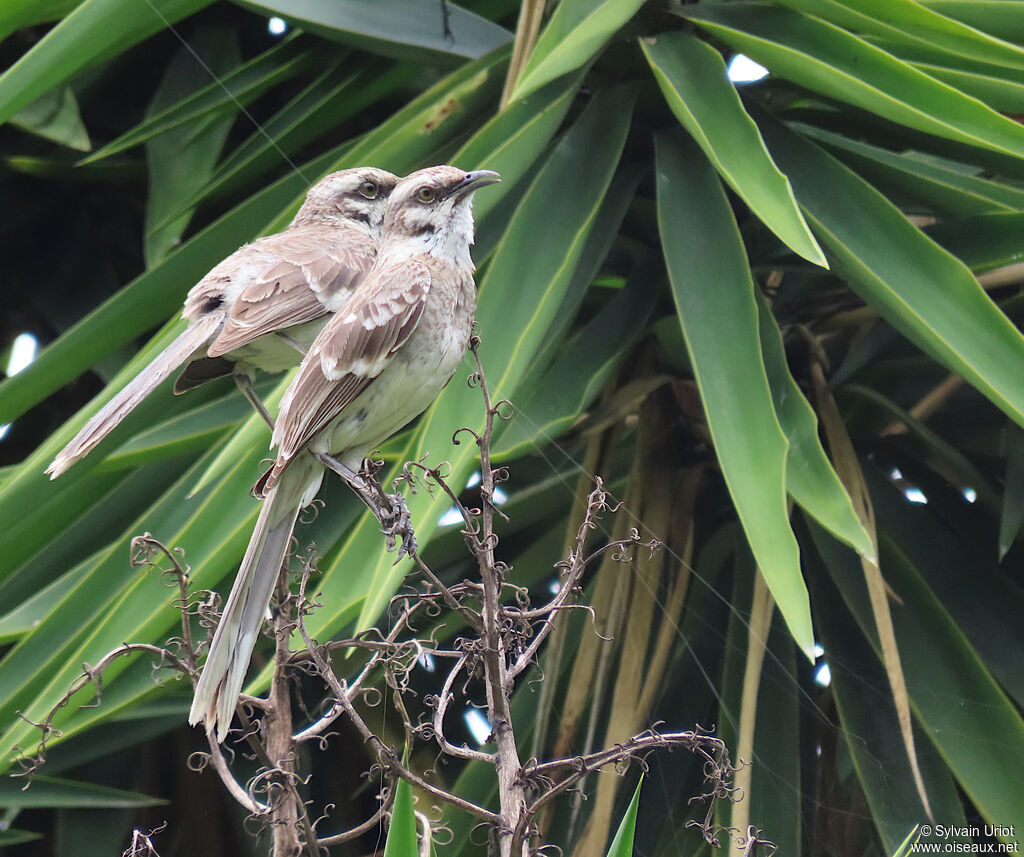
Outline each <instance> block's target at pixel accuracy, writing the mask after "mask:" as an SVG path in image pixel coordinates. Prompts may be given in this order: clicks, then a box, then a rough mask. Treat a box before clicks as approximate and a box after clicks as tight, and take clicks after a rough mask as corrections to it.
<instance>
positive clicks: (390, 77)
mask: <svg viewBox="0 0 1024 857" xmlns="http://www.w3.org/2000/svg"><path fill="white" fill-rule="evenodd" d="M417 71H418V68H417V67H416V66H415V65H413V64H411V63H389V64H388V65H386V66H383V65H381V64H378V63H370V64H369V65H367V66H366V67H365V68H361V69H360V70H359V71H357V72H355V73H354V74H347V75H344V76H343V77H342V79H341V80H339V76H340V75H341V72H340V70H339V69H338V68H330V69H327V70H326V71H325V72H323V74H321V75H320V76H319V77H317V78H316V79H315V80H314V81H313V82H312V83H310V84H309V86H308V87H306V89H304V90H303V91H302V92H300V93H299V94H298V95H296V96H295V97H294V98H293V99H291V101H289V102H288V104H287V105H285V106H284V107H283V108H282V109H281V110H280V111H279V112H278V113H276V114H275V115H274V116H272V117H271V118H270V119H268V120H267V121H266V122H264V123H263V125H262V127H260V128H259V129H258V130H256V131H254V132H253V134H252V135H251V136H250V137H249V138H248V139H247V140H246V141H245V142H243V143H242V144H241V145H239V146H238V147H237V148H236V149H235V150H234V151H233V152H231V154H230V155H228V156H227V157H226V158H224V160H223V161H222V162H221V163H220V164H219V165H218V167H217V171H216V173H215V174H214V176H213V178H211V179H210V181H208V182H207V183H206V185H205V186H204V187H203V189H202V190H201V191H200V192H199V193H198V194H197V195H196V196H195V197H193V198H192V199H191V200H190V201H189V203H190V204H191V205H196V204H198V203H199V202H200V201H201V200H209V199H216V198H218V197H221V196H223V195H225V194H226V193H229V192H230V191H233V190H235V189H236V188H239V187H242V186H244V185H245V183H246V182H247V181H251V180H253V179H255V178H257V177H259V176H261V175H263V174H264V173H265V172H266V171H267V170H269V169H271V168H272V167H275V166H277V165H278V164H279V163H280V162H281V159H282V157H288V156H291V155H292V154H293V153H294V152H296V151H299V150H300V149H301V148H302V147H303V146H305V145H306V144H307V143H309V142H311V141H312V140H315V139H316V138H317V137H319V136H320V135H321V134H324V133H325V132H327V131H329V130H331V129H332V128H337V127H339V126H340V125H341V124H342V123H344V122H347V121H348V120H349V119H350V118H351V117H352V116H355V115H357V114H358V113H359V112H360V111H363V110H365V109H366V108H367V107H369V106H371V105H373V104H375V103H377V102H378V101H380V100H381V99H382V98H385V97H387V96H388V95H391V94H392V93H393V92H394V91H395V90H396V89H398V88H399V87H402V86H405V85H407V84H409V83H410V81H411V79H412V78H413V76H414V75H415V74H416V72H417ZM355 142H356V141H355V140H352V141H350V144H351V145H354V144H355Z"/></svg>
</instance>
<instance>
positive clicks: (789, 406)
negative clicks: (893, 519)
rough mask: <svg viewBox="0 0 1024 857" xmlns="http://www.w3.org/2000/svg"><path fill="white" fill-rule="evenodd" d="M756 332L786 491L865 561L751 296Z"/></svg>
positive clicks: (860, 534)
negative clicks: (782, 443)
mask: <svg viewBox="0 0 1024 857" xmlns="http://www.w3.org/2000/svg"><path fill="white" fill-rule="evenodd" d="M757 312H758V320H759V321H758V328H759V332H760V338H761V350H762V353H763V354H764V365H765V370H766V372H767V374H768V384H769V386H770V387H771V394H772V401H773V402H774V404H775V414H776V416H777V417H778V420H779V424H780V425H781V426H782V431H783V434H785V435H786V440H787V441H788V443H789V450H788V452H787V453H786V490H787V491H788V492H789V493H790V495H791V496H792V497H793V499H794V500H795V501H796V502H797V503H798V504H799V505H800V506H801V508H803V509H804V510H805V511H807V512H808V513H809V514H810V515H811V516H812V517H814V518H815V519H816V520H817V521H818V523H820V524H821V525H822V526H823V527H825V529H827V530H828V531H829V532H831V533H832V534H833V535H835V536H836V537H837V538H839V539H840V540H841V541H844V542H846V544H848V545H850V547H852V548H853V549H854V550H856V551H857V552H858V553H860V554H862V555H863V556H865V557H867V558H868V559H870V560H871V561H874V559H875V547H874V545H873V544H872V542H871V536H870V535H869V534H868V532H867V531H866V530H865V529H864V527H863V525H862V524H861V522H860V519H859V518H858V517H857V513H856V512H855V511H854V508H853V501H852V500H851V499H850V495H849V494H847V493H846V489H845V488H844V487H843V483H842V482H841V481H840V479H839V476H838V475H837V474H836V472H835V470H834V469H833V467H832V462H830V461H829V459H828V456H827V455H826V454H825V450H824V448H823V447H822V445H821V440H820V438H819V437H818V419H817V417H816V416H815V414H814V409H813V408H812V407H811V405H810V403H809V402H808V401H807V399H806V398H804V394H803V391H802V390H801V389H800V385H799V384H797V382H796V381H795V380H794V378H793V376H792V375H791V374H790V372H789V366H788V365H787V364H786V349H785V346H784V345H783V342H782V332H781V331H780V330H779V326H778V324H777V323H776V321H775V316H773V315H772V312H771V310H770V309H769V307H768V304H767V302H766V301H765V299H764V298H763V297H761V296H760V295H758V296H757Z"/></svg>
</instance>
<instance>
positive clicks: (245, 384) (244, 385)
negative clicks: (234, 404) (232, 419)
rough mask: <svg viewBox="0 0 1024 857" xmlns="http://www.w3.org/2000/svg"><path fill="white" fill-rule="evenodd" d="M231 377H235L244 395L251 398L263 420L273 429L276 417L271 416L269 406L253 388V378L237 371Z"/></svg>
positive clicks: (250, 401) (251, 402) (250, 400)
mask: <svg viewBox="0 0 1024 857" xmlns="http://www.w3.org/2000/svg"><path fill="white" fill-rule="evenodd" d="M231 377H232V378H234V379H235V385H236V386H237V387H238V389H239V390H240V391H241V393H242V395H243V396H245V398H246V399H248V400H249V404H250V405H252V406H253V408H255V409H256V413H258V414H259V415H260V416H261V417H263V422H265V423H266V424H267V425H268V426H270V430H271V431H273V430H274V418H273V417H272V416H270V411H268V410H267V406H266V405H264V404H263V400H262V399H261V398H260V397H259V396H257V395H256V391H255V390H254V389H253V388H252V378H250V377H249V376H248V375H246V374H244V373H242V372H236V373H235V374H233V375H232V376H231Z"/></svg>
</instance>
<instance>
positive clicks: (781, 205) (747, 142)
mask: <svg viewBox="0 0 1024 857" xmlns="http://www.w3.org/2000/svg"><path fill="white" fill-rule="evenodd" d="M640 45H641V47H642V48H643V51H644V54H645V55H646V56H647V61H648V62H649V63H650V64H651V68H652V69H653V71H654V76H655V78H656V79H657V81H658V85H659V86H660V87H661V91H662V94H663V95H664V96H665V100H666V101H667V102H668V105H669V107H670V108H671V109H672V112H673V113H674V114H675V116H676V118H677V119H678V120H679V121H680V123H682V125H683V127H684V128H686V130H687V131H689V132H690V134H691V135H693V138H694V139H695V140H696V141H697V144H698V145H699V146H700V147H701V149H703V151H704V154H705V155H707V157H708V160H710V161H711V163H712V164H713V165H714V167H715V169H716V170H717V171H718V174H719V175H720V176H721V177H722V178H723V179H724V180H725V182H726V183H727V184H728V185H729V187H731V188H732V189H733V190H734V191H736V193H737V194H739V196H740V197H741V198H742V199H743V201H744V202H746V203H747V205H749V206H750V209H751V211H753V212H754V214H755V215H756V216H757V217H759V218H760V219H761V220H762V221H763V222H764V224H765V225H766V226H767V227H768V228H769V229H771V230H772V232H774V233H775V234H776V235H777V236H778V237H779V239H780V240H781V241H782V242H783V243H784V244H786V245H787V246H789V247H790V248H791V249H792V250H793V251H794V252H795V253H797V254H798V255H800V256H803V257H804V258H805V259H808V260H809V261H811V262H813V263H814V264H816V265H821V266H822V267H824V268H827V267H828V263H827V262H826V261H825V256H824V254H823V253H822V252H821V248H820V247H819V246H818V242H817V241H815V240H814V236H813V235H812V234H811V230H810V229H809V228H808V226H807V224H806V223H805V222H804V218H803V215H802V214H800V208H799V207H798V206H797V204H796V200H795V199H794V198H793V189H792V188H791V187H790V185H789V181H788V180H787V179H786V177H785V176H784V175H783V174H782V173H781V172H779V168H778V167H776V166H775V162H774V161H773V160H772V158H771V155H769V154H768V150H767V149H766V148H765V145H764V140H762V139H761V134H760V132H759V131H758V130H757V125H755V124H754V121H753V120H752V119H751V118H750V116H748V115H747V112H746V110H744V109H743V104H742V102H741V101H740V98H739V95H738V94H737V92H736V89H735V87H734V86H732V84H731V83H729V79H728V76H727V75H726V70H725V62H724V61H723V60H722V55H721V54H719V53H718V51H716V50H715V49H714V48H713V47H711V46H710V45H709V44H707V43H706V42H702V41H700V39H698V38H696V37H695V36H692V35H689V34H687V33H678V32H677V33H667V34H665V35H662V36H658V37H657V38H651V39H643V40H641V42H640Z"/></svg>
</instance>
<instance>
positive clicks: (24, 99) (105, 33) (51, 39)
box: [0, 0, 213, 124]
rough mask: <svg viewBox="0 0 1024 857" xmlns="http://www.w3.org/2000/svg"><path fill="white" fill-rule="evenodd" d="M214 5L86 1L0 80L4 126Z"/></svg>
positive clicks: (174, 0) (170, 0)
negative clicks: (50, 93) (46, 96)
mask: <svg viewBox="0 0 1024 857" xmlns="http://www.w3.org/2000/svg"><path fill="white" fill-rule="evenodd" d="M212 2H213V0H161V2H160V3H159V5H154V4H150V3H139V2H137V0H85V2H84V3H82V4H81V5H80V6H79V7H78V8H77V9H75V11H74V12H72V13H71V14H70V15H68V16H67V17H66V18H65V19H64V20H63V21H61V22H60V23H59V24H58V25H57V26H56V27H54V28H53V29H52V30H50V32H49V33H47V34H46V35H45V36H44V37H43V39H42V40H41V41H39V42H38V43H37V44H36V45H34V46H33V47H32V49H31V50H30V51H29V52H28V53H27V54H25V55H24V56H23V57H21V58H20V59H19V60H18V61H17V62H16V63H15V64H14V65H12V66H11V67H10V68H9V69H7V71H5V72H4V73H3V75H0V124H2V123H4V122H6V121H7V120H8V119H10V118H11V116H13V115H14V114H15V113H17V112H18V111H19V110H21V108H22V107H24V106H25V105H26V104H30V103H31V102H33V101H35V100H36V99H37V98H38V97H39V96H40V95H42V94H43V93H44V92H46V91H47V90H49V89H52V88H53V87H55V86H57V85H58V84H60V83H64V82H65V81H66V80H68V79H69V78H71V77H72V76H74V75H76V74H78V72H80V71H83V70H84V69H86V68H90V67H92V66H94V65H96V64H97V63H100V62H102V61H103V60H105V59H107V58H108V57H110V56H112V55H113V54H115V53H119V52H121V51H123V50H125V49H126V48H128V47H129V46H130V45H134V44H136V43H138V42H141V41H142V40H143V39H145V38H147V37H149V36H151V35H153V33H156V32H158V31H159V30H162V29H163V28H164V27H167V26H169V25H171V24H173V23H175V22H176V21H180V20H181V19H182V18H185V17H188V16H189V15H191V14H193V13H194V12H198V11H199V10H200V9H202V8H203V7H205V6H209V5H210V3H212Z"/></svg>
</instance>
